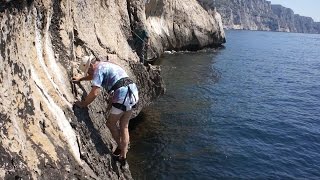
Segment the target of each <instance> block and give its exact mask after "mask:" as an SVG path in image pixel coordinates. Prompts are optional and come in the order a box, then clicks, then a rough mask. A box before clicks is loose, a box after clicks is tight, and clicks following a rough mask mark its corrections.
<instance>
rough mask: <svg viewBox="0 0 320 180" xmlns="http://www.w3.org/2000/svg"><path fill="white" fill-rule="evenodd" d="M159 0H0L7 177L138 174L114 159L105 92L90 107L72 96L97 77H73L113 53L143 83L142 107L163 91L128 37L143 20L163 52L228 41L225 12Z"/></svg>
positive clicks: (0, 119)
mask: <svg viewBox="0 0 320 180" xmlns="http://www.w3.org/2000/svg"><path fill="white" fill-rule="evenodd" d="M153 3H156V6H153V5H152V3H151V2H150V3H147V4H145V3H144V1H142V0H141V1H138V0H137V1H129V0H127V1H126V0H117V1H115V0H100V1H86V0H65V1H59V0H53V1H48V0H15V1H10V0H6V1H1V5H0V179H131V178H132V177H131V174H130V171H129V170H128V168H124V169H122V168H120V167H119V164H118V163H117V162H115V161H114V160H113V159H112V158H111V151H112V148H114V146H115V143H114V142H113V140H112V138H111V135H110V132H109V130H108V129H107V127H106V125H105V124H106V117H107V115H108V113H109V112H108V110H107V109H106V107H107V104H106V101H105V98H106V96H107V93H106V92H104V91H103V92H102V95H100V96H99V97H98V98H97V99H96V100H95V101H94V102H93V103H92V104H91V105H90V106H89V107H88V108H84V109H79V108H76V107H73V105H72V103H73V102H74V101H75V100H77V99H81V98H82V96H83V95H86V94H87V93H88V92H89V90H90V82H81V84H73V83H71V82H70V79H71V77H72V76H73V75H74V74H76V73H78V71H77V64H78V62H79V58H80V57H82V56H83V55H88V54H94V55H95V56H97V57H103V56H106V55H108V56H109V57H110V58H111V61H114V62H116V63H118V64H121V65H122V66H123V67H124V68H125V69H126V70H127V72H128V73H129V74H130V75H131V76H132V77H133V79H134V80H135V81H136V82H137V84H138V87H139V92H140V99H141V100H140V102H139V104H138V108H137V109H136V110H135V115H136V114H137V113H139V111H140V110H141V109H142V108H143V107H144V106H146V105H148V104H149V103H150V102H151V101H152V100H154V99H155V98H157V97H158V96H159V95H161V94H162V93H163V92H164V86H163V82H162V79H161V76H160V68H159V67H156V66H148V67H145V66H143V65H142V64H140V63H139V60H138V57H137V55H136V53H135V51H133V49H132V47H131V46H130V45H131V44H130V42H131V39H132V30H133V28H134V24H135V22H136V21H138V20H139V21H142V22H144V24H145V26H146V27H147V28H148V30H149V31H150V34H151V40H152V42H151V45H152V48H153V49H154V51H156V54H157V55H160V54H161V53H162V52H163V51H164V50H170V49H195V48H202V47H205V46H212V45H219V44H221V43H223V42H224V41H225V40H224V34H223V29H222V26H221V21H219V15H218V14H217V13H215V14H213V15H214V16H215V17H216V18H214V17H213V16H212V15H210V14H208V13H207V12H206V11H205V10H203V9H202V8H201V6H199V5H198V4H197V2H196V1H191V3H194V5H195V8H194V9H193V8H192V9H188V7H187V6H186V4H185V3H184V2H183V1H181V2H178V4H175V6H173V5H174V3H173V1H172V0H167V1H166V0H162V1H160V0H159V1H153ZM159 7H161V8H162V9H158V8H159ZM173 7H175V9H176V11H173ZM176 12H179V14H181V16H177V15H175V13H176ZM188 14H194V15H196V14H197V16H194V17H192V16H190V17H188ZM201 14H202V15H201ZM184 16H185V17H184ZM197 18H203V19H201V20H204V25H202V24H201V23H200V22H201V21H196V19H197ZM159 23H160V24H159ZM161 23H163V24H161ZM160 25H161V26H160ZM162 25H163V26H162ZM159 26H160V27H159ZM188 26H190V27H188ZM181 38H184V39H181ZM129 155H130V153H129Z"/></svg>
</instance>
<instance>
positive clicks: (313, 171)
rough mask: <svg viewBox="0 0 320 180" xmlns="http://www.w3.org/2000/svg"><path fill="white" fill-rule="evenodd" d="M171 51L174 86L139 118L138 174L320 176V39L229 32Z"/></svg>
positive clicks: (134, 137)
mask: <svg viewBox="0 0 320 180" xmlns="http://www.w3.org/2000/svg"><path fill="white" fill-rule="evenodd" d="M227 41H228V42H227V44H226V45H225V48H224V49H220V50H217V51H216V52H209V53H208V52H207V53H184V54H183V53H180V54H174V55H166V56H165V57H164V58H163V59H162V61H161V66H162V70H163V78H164V80H165V83H166V87H167V92H166V95H164V96H163V97H162V98H161V99H159V100H158V101H157V102H156V103H155V104H153V105H152V106H150V107H148V108H146V109H145V110H144V112H143V113H142V114H141V116H140V119H139V121H138V122H132V124H131V125H132V126H133V127H132V130H131V149H130V151H129V154H128V156H129V157H128V158H129V163H130V169H131V171H132V174H133V177H134V178H135V179H163V180H167V179H201V180H203V179H320V35H308V34H290V33H274V32H250V31H228V32H227Z"/></svg>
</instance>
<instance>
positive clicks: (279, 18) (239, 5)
mask: <svg viewBox="0 0 320 180" xmlns="http://www.w3.org/2000/svg"><path fill="white" fill-rule="evenodd" d="M198 1H199V2H201V4H202V5H203V6H204V7H205V8H207V9H216V10H217V11H218V12H219V13H221V16H222V20H223V24H224V28H226V29H245V30H263V31H282V32H298V33H320V28H319V26H318V25H317V23H316V22H314V21H313V19H312V18H310V17H304V16H300V15H297V14H294V12H293V11H292V10H291V9H290V8H286V7H283V6H281V5H273V4H271V2H270V1H266V0H198Z"/></svg>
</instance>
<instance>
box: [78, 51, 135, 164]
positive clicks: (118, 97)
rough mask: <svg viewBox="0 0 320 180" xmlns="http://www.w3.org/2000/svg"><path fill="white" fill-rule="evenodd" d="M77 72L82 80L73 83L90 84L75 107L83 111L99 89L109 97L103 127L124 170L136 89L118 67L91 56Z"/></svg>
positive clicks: (83, 60)
mask: <svg viewBox="0 0 320 180" xmlns="http://www.w3.org/2000/svg"><path fill="white" fill-rule="evenodd" d="M80 70H81V71H83V72H84V77H80V76H76V77H73V78H72V80H73V82H80V81H88V80H92V89H91V91H90V93H89V94H88V96H87V97H86V98H85V99H84V100H83V101H76V102H75V105H76V106H78V107H80V108H82V107H87V106H88V105H89V104H90V103H91V102H92V101H93V100H94V99H95V98H96V97H97V96H98V95H99V93H100V88H104V89H105V90H107V91H108V93H109V95H111V97H112V107H111V110H110V115H109V117H108V120H107V127H108V128H109V130H110V132H111V134H112V137H113V138H114V140H115V141H116V143H117V145H118V147H117V148H116V150H115V151H113V155H114V157H115V158H116V159H117V160H118V161H119V162H120V163H121V166H124V165H125V164H126V157H127V152H128V144H129V130H128V126H129V120H130V117H131V115H132V108H134V107H135V105H136V103H137V102H138V100H139V97H138V89H137V86H136V84H135V83H134V82H133V81H132V80H131V79H130V78H129V76H128V75H127V73H126V72H125V70H124V69H122V68H121V67H120V66H119V65H117V64H114V63H111V62H102V61H100V60H99V59H97V58H95V57H94V56H92V55H91V56H85V57H83V58H82V60H81V63H80ZM118 122H119V128H118V126H117V124H118Z"/></svg>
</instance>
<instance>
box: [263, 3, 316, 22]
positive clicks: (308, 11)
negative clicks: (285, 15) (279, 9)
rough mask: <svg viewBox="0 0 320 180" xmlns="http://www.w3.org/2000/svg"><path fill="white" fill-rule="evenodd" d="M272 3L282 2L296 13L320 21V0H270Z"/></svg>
mask: <svg viewBox="0 0 320 180" xmlns="http://www.w3.org/2000/svg"><path fill="white" fill-rule="evenodd" d="M268 1H271V4H281V5H282V6H284V7H287V8H290V9H292V10H293V11H294V13H295V14H299V15H301V16H308V17H312V18H313V20H314V21H317V22H320V0H268Z"/></svg>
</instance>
